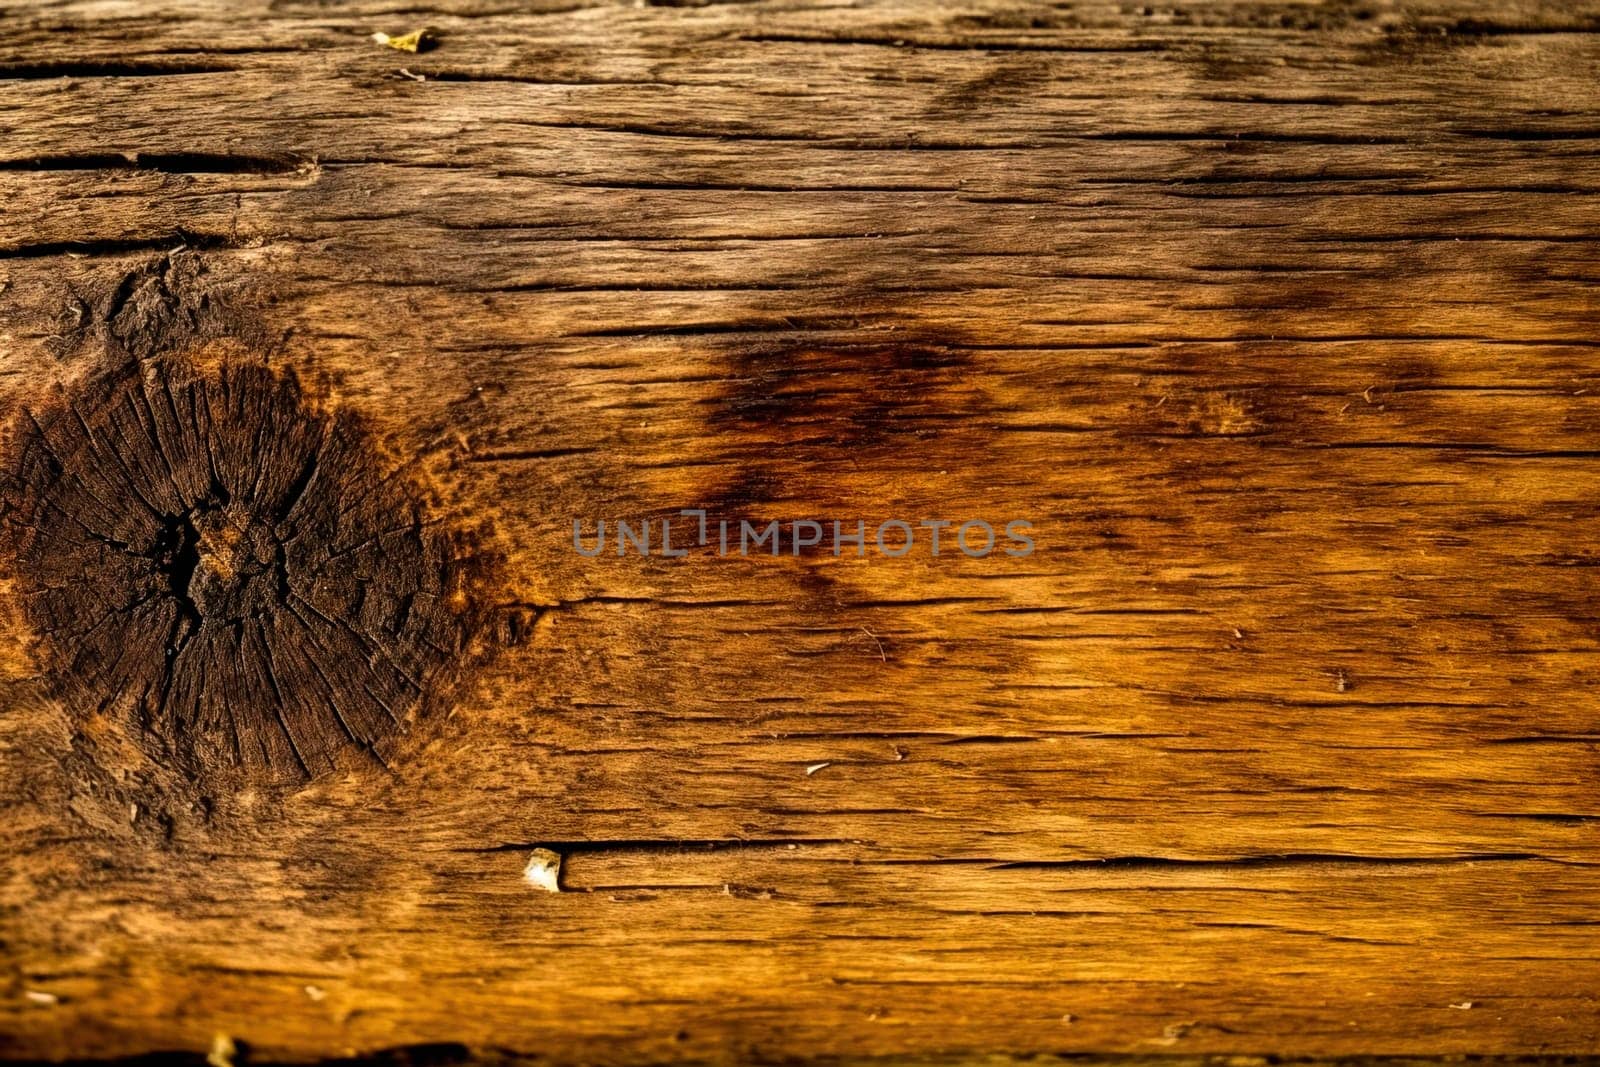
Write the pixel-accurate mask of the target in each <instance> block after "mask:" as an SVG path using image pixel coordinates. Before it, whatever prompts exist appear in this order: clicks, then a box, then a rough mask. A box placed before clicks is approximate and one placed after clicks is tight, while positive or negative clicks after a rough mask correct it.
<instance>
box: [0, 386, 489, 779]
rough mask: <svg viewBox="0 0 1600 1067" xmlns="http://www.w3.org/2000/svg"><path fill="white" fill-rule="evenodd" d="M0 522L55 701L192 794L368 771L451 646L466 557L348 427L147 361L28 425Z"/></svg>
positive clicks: (284, 399)
mask: <svg viewBox="0 0 1600 1067" xmlns="http://www.w3.org/2000/svg"><path fill="white" fill-rule="evenodd" d="M12 445H13V453H12V457H11V463H10V469H9V477H8V478H7V483H8V484H7V487H6V490H7V491H6V494H5V499H4V506H3V515H4V522H3V524H0V538H3V543H4V544H3V547H4V549H5V556H6V560H5V562H6V563H7V565H8V570H9V571H10V572H11V575H12V577H13V579H14V583H15V588H16V591H17V593H18V594H19V596H20V599H21V603H22V605H23V613H24V615H25V617H26V619H27V621H28V623H29V625H30V626H31V628H32V630H33V632H34V634H35V637H36V639H37V649H38V654H39V657H40V660H41V666H42V667H43V669H44V670H45V671H46V673H47V675H48V678H49V680H50V683H51V685H52V686H53V687H54V688H55V690H56V692H57V695H58V696H59V697H60V698H61V699H62V700H64V701H65V702H66V704H67V706H68V708H69V709H70V710H71V711H72V712H73V713H75V714H77V715H80V716H86V715H93V714H97V713H98V714H110V715H113V716H115V717H116V718H118V719H120V720H122V721H125V722H126V723H128V724H129V726H130V727H131V728H132V730H133V732H134V734H135V736H137V737H138V738H139V740H140V743H141V745H142V746H143V747H144V748H145V749H146V751H147V752H148V754H149V755H150V756H151V757H152V758H154V759H157V760H158V761H161V762H164V763H167V764H169V765H172V766H174V767H176V768H179V769H181V770H183V771H185V772H186V773H188V774H192V775H194V776H196V777H197V778H204V777H206V776H208V775H213V774H218V775H227V774H228V773H230V772H242V773H243V775H244V777H245V778H246V779H248V780H256V779H261V780H267V779H270V780H283V779H289V780H304V779H308V778H310V777H312V776H314V775H316V774H319V773H321V772H323V771H327V770H330V769H333V768H334V767H337V766H340V765H342V764H347V763H349V762H351V760H352V759H354V760H357V761H360V760H369V761H370V760H378V761H380V762H381V761H382V760H383V759H384V753H385V751H386V749H387V748H388V747H389V745H390V742H391V741H392V739H393V738H394V737H395V736H397V735H398V734H399V733H400V732H402V730H403V729H404V727H405V725H406V724H407V722H408V721H409V720H410V719H411V718H412V717H413V716H414V715H415V713H416V712H417V710H418V709H419V707H422V706H423V705H424V704H425V702H426V700H427V698H428V696H429V691H430V686H431V685H432V684H433V681H434V679H435V678H436V676H438V675H439V674H440V673H441V669H442V668H444V667H445V666H446V665H447V664H448V663H449V662H450V661H452V659H453V658H454V657H455V656H456V655H457V654H458V653H459V652H460V651H461V650H462V649H463V647H464V643H465V640H466V636H467V632H468V629H469V626H468V617H469V611H468V604H467V602H468V599H469V598H468V596H467V591H466V576H467V562H466V559H465V556H464V554H463V551H462V544H461V541H460V539H459V538H458V537H456V536H455V535H454V534H452V533H451V531H449V530H448V529H445V528H443V527H442V526H441V525H440V524H439V523H436V522H434V521H431V520H430V519H429V518H427V508H426V506H425V501H426V499H427V498H426V494H425V493H423V491H422V489H421V488H420V486H419V485H418V484H416V483H415V482H414V481H412V480H410V479H408V478H407V477H404V476H394V475H390V474H388V473H387V472H386V471H385V464H384V462H383V460H382V459H381V458H380V452H379V450H378V448H377V445H376V442H375V441H374V439H373V438H372V437H371V435H370V434H369V432H368V431H367V430H366V429H364V427H363V426H362V424H361V423H360V422H359V421H358V420H357V419H356V418H355V417H354V416H352V415H351V414H349V413H347V412H330V411H326V410H323V409H321V408H319V407H318V406H316V405H314V404H312V403H311V402H310V401H309V400H308V398H307V397H306V396H305V395H304V393H303V391H302V389H301V387H300V385H299V384H298V382H297V381H296V380H295V379H294V378H293V377H292V376H288V375H284V374H278V373H274V372H273V371H271V370H269V369H267V368H265V367H262V366H257V365H225V366H223V367H221V368H220V369H217V370H215V371H210V372H202V371H200V370H198V369H195V368H192V367H189V366H187V365H183V364H179V363H177V362H172V361H160V362H147V363H145V364H143V365H141V366H138V367H136V368H133V369H130V370H129V371H127V372H126V373H124V374H122V375H120V376H113V377H110V378H105V379H101V380H100V381H98V382H96V383H94V384H92V385H90V386H87V387H85V388H84V389H82V390H80V391H79V392H78V393H76V394H75V395H71V396H64V397H62V398H60V399H59V401H58V402H57V403H55V404H54V405H52V406H50V407H49V408H48V409H47V410H45V411H42V412H31V413H25V414H24V415H23V416H22V418H21V421H20V423H19V425H18V426H17V427H16V428H15V433H14V435H13V441H12Z"/></svg>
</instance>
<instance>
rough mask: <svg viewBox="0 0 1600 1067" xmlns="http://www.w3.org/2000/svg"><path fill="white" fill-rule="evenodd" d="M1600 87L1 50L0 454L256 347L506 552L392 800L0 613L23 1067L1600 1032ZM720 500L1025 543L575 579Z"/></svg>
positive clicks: (1426, 1039) (153, 17)
mask: <svg viewBox="0 0 1600 1067" xmlns="http://www.w3.org/2000/svg"><path fill="white" fill-rule="evenodd" d="M424 24H426V25H429V26H432V27H433V28H434V29H435V30H436V31H437V32H438V34H439V46H438V47H437V48H436V49H434V50H432V51H430V52H427V53H425V54H420V55H406V54H403V53H399V52H396V51H393V50H390V49H386V48H383V47H380V46H378V45H376V44H375V43H374V42H373V41H372V40H371V39H370V35H371V34H372V33H373V32H375V31H385V32H389V33H391V34H399V33H404V32H406V31H408V30H410V29H413V28H416V27H417V26H420V25H424ZM1597 76H1600V5H1595V4H1588V3H1572V4H1568V3H1563V4H1555V3H1551V4H1545V5H1539V4H1524V3H1517V2H1510V0H1495V2H1491V3H1484V4H1470V5H1469V4H1465V3H1448V2H1439V3H1433V2H1418V3H1383V2H1377V0H1372V2H1363V0H1354V2H1330V3H1323V4H1312V3H1306V4H1264V3H1243V2H1241V3H1229V2H1182V3H1176V4H1174V3H1162V4H1156V5H1150V6H1144V5H1139V4H1105V3H1078V4H1059V5H1057V4H1043V3H1039V4H1025V3H997V2H985V0H963V2H961V3H956V4H942V3H934V2H931V0H915V2H913V0H900V2H884V3H873V4H862V5H843V4H828V3H810V2H782V0H762V2H756V3H714V2H707V3H703V4H691V3H684V4H670V3H646V4H642V5H617V4H596V3H585V2H582V0H560V2H532V3H526V4H521V3H519V4H510V3H506V4H498V3H493V2H489V0H438V2H435V3H430V4H428V5H426V6H412V5H408V4H406V3H399V4H396V3H379V2H377V0H357V2H355V3H351V4H344V5H338V6H333V5H324V4H321V3H315V2H310V0H278V2H271V3H264V2H259V0H257V2H249V3H241V4H237V5H228V6H227V7H226V8H224V7H223V6H221V5H214V4H210V3H201V2H198V0H172V2H169V3H163V4H159V5H157V4H145V3H137V2H110V0H85V2H72V0H66V2H43V3H37V4H20V3H18V4H6V5H4V8H3V10H0V222H3V223H4V225H3V227H0V361H3V362H0V394H3V400H4V404H5V410H6V412H7V413H8V415H16V416H19V417H20V416H21V415H22V414H24V413H30V412H36V411H45V410H49V409H50V406H51V405H52V404H53V403H56V402H57V398H58V397H59V396H61V395H63V392H65V394H69V395H70V394H71V393H72V391H74V390H78V389H82V388H86V387H88V386H87V384H86V383H92V382H94V381H96V380H98V376H100V375H102V374H104V373H107V371H108V369H109V368H114V367H119V366H131V367H136V368H139V367H142V368H146V369H147V370H150V371H151V372H152V373H154V372H159V371H161V368H168V367H181V366H189V365H197V366H198V365H208V366H209V365H217V364H223V365H226V364H229V363H231V362H251V361H253V362H254V363H256V364H265V365H267V366H269V367H272V368H275V369H277V370H278V371H281V372H283V373H292V374H293V375H294V376H295V377H296V378H297V379H298V380H299V381H301V382H303V383H305V388H306V389H307V391H308V393H309V394H310V395H311V396H312V397H313V399H314V401H315V403H316V404H318V405H321V406H322V407H325V408H326V409H327V410H329V411H342V412H349V413H350V414H351V415H353V416H355V417H358V418H359V419H360V420H361V421H362V425H363V426H365V427H366V428H367V432H369V433H370V434H371V436H372V444H371V446H370V450H371V455H370V456H367V457H366V458H365V459H364V460H363V462H367V461H371V460H374V459H376V460H379V461H381V463H382V464H383V465H384V466H385V468H386V469H388V468H399V469H400V470H402V472H403V477H404V478H406V479H411V480H413V481H416V482H417V483H418V484H425V485H426V486H427V491H428V493H429V494H432V495H433V496H434V497H436V498H437V506H438V508H439V510H440V513H441V515H443V516H444V518H443V520H441V521H445V522H446V523H447V524H449V525H451V526H452V527H458V528H467V527H471V528H473V529H478V530H481V531H482V532H483V536H484V537H485V538H486V543H487V544H488V545H489V546H490V547H491V548H492V551H493V553H494V554H495V555H496V556H497V558H498V559H499V561H500V562H499V569H498V571H497V575H498V577H497V579H496V582H497V585H496V587H495V588H494V589H493V590H492V596H491V599H492V601H493V609H492V612H491V617H490V618H489V619H488V621H487V623H486V624H485V625H484V626H482V627H481V629H480V630H478V631H477V632H476V636H475V638H474V648H473V649H472V650H471V653H470V655H468V656H467V657H466V658H465V659H464V661H463V662H465V663H466V664H467V666H468V668H469V669H468V670H467V674H466V677H465V678H464V679H463V682H462V685H461V686H460V688H459V692H457V693H456V694H455V696H454V698H453V700H452V701H451V703H450V705H449V706H448V707H444V708H440V709H437V710H435V711H433V712H432V713H428V714H422V715H419V716H418V717H417V720H416V721H415V722H414V723H413V724H412V725H411V728H410V729H409V730H407V731H406V732H405V733H404V735H403V736H402V737H401V738H400V739H399V740H397V741H396V742H395V743H394V744H393V745H391V746H390V748H389V749H388V750H386V752H385V761H386V763H387V767H383V766H375V765H371V764H370V762H369V763H368V764H365V765H363V764H358V763H352V764H350V765H349V766H342V767H340V768H339V769H337V770H335V771H333V772H330V773H324V774H320V775H318V776H316V777H315V778H314V779H313V780H312V781H310V782H309V783H308V784H299V783H290V784H284V783H282V782H278V781H274V780H270V779H268V778H266V777H262V778H260V779H259V780H251V781H250V782H248V783H247V784H246V785H245V786H241V787H237V788H228V789H218V788H201V787H194V784H193V782H188V781H186V780H182V781H180V778H181V777H182V776H181V775H177V772H175V771H174V769H173V767H172V766H171V765H169V763H168V762H167V761H165V760H163V758H161V756H160V755H159V753H158V752H157V753H156V754H152V753H153V752H155V751H156V750H154V749H152V748H151V747H150V746H148V745H147V744H145V743H144V741H145V739H144V738H143V737H142V736H141V735H140V733H139V731H138V730H137V729H135V728H134V727H132V726H130V725H129V723H128V722H127V721H125V720H123V719H120V718H118V717H116V716H114V715H110V714H95V713H88V714H86V713H84V712H83V710H82V709H81V708H79V707H75V706H73V705H72V704H71V703H70V702H65V701H62V700H58V699H56V698H55V697H54V696H53V694H55V693H57V692H58V691H59V687H60V684H61V680H60V679H59V678H56V677H52V672H51V669H50V664H49V662H46V661H41V660H40V658H39V657H38V656H37V655H36V653H35V651H34V649H35V645H36V641H37V638H38V636H39V635H38V634H37V633H35V632H34V630H35V629H36V626H35V625H34V624H32V623H30V617H29V615H28V613H27V612H26V610H24V608H23V607H22V601H23V600H24V599H25V594H26V593H27V591H28V581H29V579H27V577H26V576H23V575H18V574H14V573H6V574H3V575H0V591H3V592H4V593H5V594H6V597H5V600H6V604H7V612H8V614H7V616H6V625H5V628H4V630H3V633H0V641H3V643H0V765H3V767H4V770H3V773H0V854H3V855H4V856H5V858H6V865H5V878H4V880H3V882H0V1053H3V1054H5V1055H7V1056H12V1057H66V1056H118V1055H130V1054H136V1053H142V1052H149V1051H153V1050H188V1051H191V1052H195V1051H199V1052H203V1051H204V1050H206V1049H207V1048H209V1047H211V1045H212V1041H213V1037H214V1035H215V1034H218V1033H223V1034H228V1035H231V1036H232V1037H233V1038H235V1039H237V1040H239V1041H241V1042H248V1043H249V1044H250V1046H251V1047H252V1048H254V1049H255V1050H257V1051H258V1052H259V1053H260V1054H261V1055H264V1056H267V1057H288V1058H298V1059H306V1058H311V1059H315V1058H319V1057H326V1056H337V1055H344V1054H348V1053H351V1052H365V1051H371V1050H375V1049H382V1048H389V1047H394V1046H404V1045H412V1044H419V1043H438V1042H454V1043H459V1045H461V1046H464V1047H465V1048H466V1049H470V1050H477V1051H484V1052H492V1051H496V1050H499V1051H501V1052H508V1053H513V1054H518V1055H526V1056H540V1057H546V1058H548V1059H549V1060H551V1061H554V1062H558V1063H580V1062H582V1063H593V1062H633V1061H639V1060H655V1061H689V1060H706V1059H710V1060H718V1061H749V1060H764V1059H773V1060H795V1059H800V1060H804V1059H808V1058H818V1057H830V1056H845V1055H850V1056H869V1057H870V1056H913V1057H916V1056H947V1057H948V1056H958V1057H959V1056H960V1055H962V1054H963V1053H966V1052H969V1051H980V1050H981V1051H986V1052H992V1053H995V1054H1017V1055H1021V1054H1027V1053H1034V1052H1038V1053H1063V1052H1081V1053H1147V1054H1148V1053H1172V1054H1184V1055H1189V1056H1195V1055H1201V1054H1206V1053H1249V1054H1271V1055H1282V1056H1295V1055H1315V1056H1334V1055H1352V1054H1411V1055H1418V1054H1439V1053H1465V1052H1479V1053H1504V1054H1512V1053H1515V1054H1523V1053H1567V1054H1571V1053H1596V1052H1600V938H1597V935H1596V932H1595V931H1596V923H1597V921H1600V917H1597V916H1600V912H1597V909H1600V848H1597V844H1596V840H1595V827H1596V825H1597V822H1596V820H1597V819H1600V808H1597V793H1596V784H1595V777H1596V746H1597V743H1600V728H1597V726H1596V707H1597V699H1600V697H1597V695H1596V686H1597V685H1600V658H1597V652H1600V614H1597V612H1596V609H1595V607H1594V598H1595V595H1596V592H1597V587H1596V579H1595V574H1596V570H1595V567H1596V564H1597V562H1600V553H1597V551H1596V548H1595V545H1594V541H1595V537H1596V535H1597V533H1600V504H1597V501H1600V468H1597V465H1596V459H1597V457H1600V366H1597V363H1596V359H1597V350H1600V334H1597V332H1596V329H1595V327H1596V324H1597V322H1600V302H1597V299H1596V296H1595V292H1596V290H1595V288H1594V285H1595V282H1596V280H1597V277H1600V275H1597V266H1596V243H1597V241H1600V198H1597V195H1596V194H1597V193H1600V157H1597V146H1600V98H1597V97H1596V94H1595V85H1596V81H1597ZM7 462H8V463H10V462H12V459H11V458H10V457H9V456H8V459H7ZM698 506H704V507H707V508H709V509H710V510H711V511H712V512H713V513H714V515H720V516H725V517H730V518H733V519H736V520H738V519H748V520H751V521H759V522H761V523H765V522H767V521H770V520H772V519H783V520H790V519H809V518H818V519H832V518H839V519H843V520H846V521H847V522H849V523H852V524H853V522H854V520H856V519H858V518H860V519H864V520H866V521H868V522H869V523H872V524H876V523H878V522H882V521H884V520H886V519H891V518H903V519H908V520H912V521H915V520H917V519H920V518H930V517H931V518H947V519H955V520H964V519H968V518H985V519H990V520H998V521H1000V522H1003V521H1005V520H1009V519H1012V518H1025V519H1029V520H1032V521H1033V523H1034V527H1035V533H1034V536H1035V540H1036V543H1037V550H1036V551H1035V552H1034V553H1033V554H1032V555H1031V556H1028V557H1026V558H1020V559H1018V558H1009V557H1005V556H1002V555H998V554H997V555H993V556H990V557H986V558H983V559H971V558H967V557H965V556H963V555H961V554H959V553H958V554H946V555H941V556H940V557H939V558H937V559H935V558H932V557H930V556H929V555H928V554H926V553H924V552H914V553H911V554H908V555H907V556H905V557H904V558H901V559H887V558H882V557H880V556H876V555H872V556H868V557H866V558H860V559H858V558H851V557H849V556H846V557H843V558H838V559H836V558H834V557H833V556H832V555H831V554H830V553H827V552H821V553H818V552H806V553H804V554H801V555H799V556H791V555H787V554H786V555H784V556H782V557H780V558H772V557H752V558H747V559H739V558H718V557H717V556H715V555H714V554H712V553H709V552H706V551H696V552H692V553H691V554H690V555H689V556H687V557H685V558H681V559H663V558H660V557H640V556H638V555H636V554H635V555H627V556H622V557H618V556H615V555H610V554H607V555H604V556H601V557H598V558H594V559H588V558H584V557H582V556H580V555H578V554H577V553H575V552H574V551H573V548H572V543H571V524H572V520H573V519H574V518H582V519H584V520H585V521H586V522H592V521H594V520H597V519H600V518H605V519H608V520H614V519H638V518H644V517H650V518H655V519H660V518H662V517H675V516H676V515H677V513H678V510H679V509H681V508H693V507H698ZM12 518H13V519H14V518H15V516H14V515H13V516H12ZM8 536H17V535H16V534H15V532H13V533H12V534H9V535H8ZM110 696H111V694H107V697H108V698H109V697H110ZM221 696H226V694H222V695H221ZM308 699H309V698H308ZM819 765H823V766H820V767H819ZM175 775H177V776H176V777H175ZM535 848H545V849H548V850H551V851H553V852H555V853H558V854H559V855H560V856H561V857H562V858H563V865H562V873H561V887H562V890H563V891H562V892H560V893H547V892H542V891H540V890H539V889H537V888H535V887H533V886H531V885H530V884H529V882H528V881H527V880H526V879H525V878H524V877H523V871H524V867H525V865H526V864H527V863H528V860H529V856H530V852H531V850H533V849H535Z"/></svg>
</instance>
